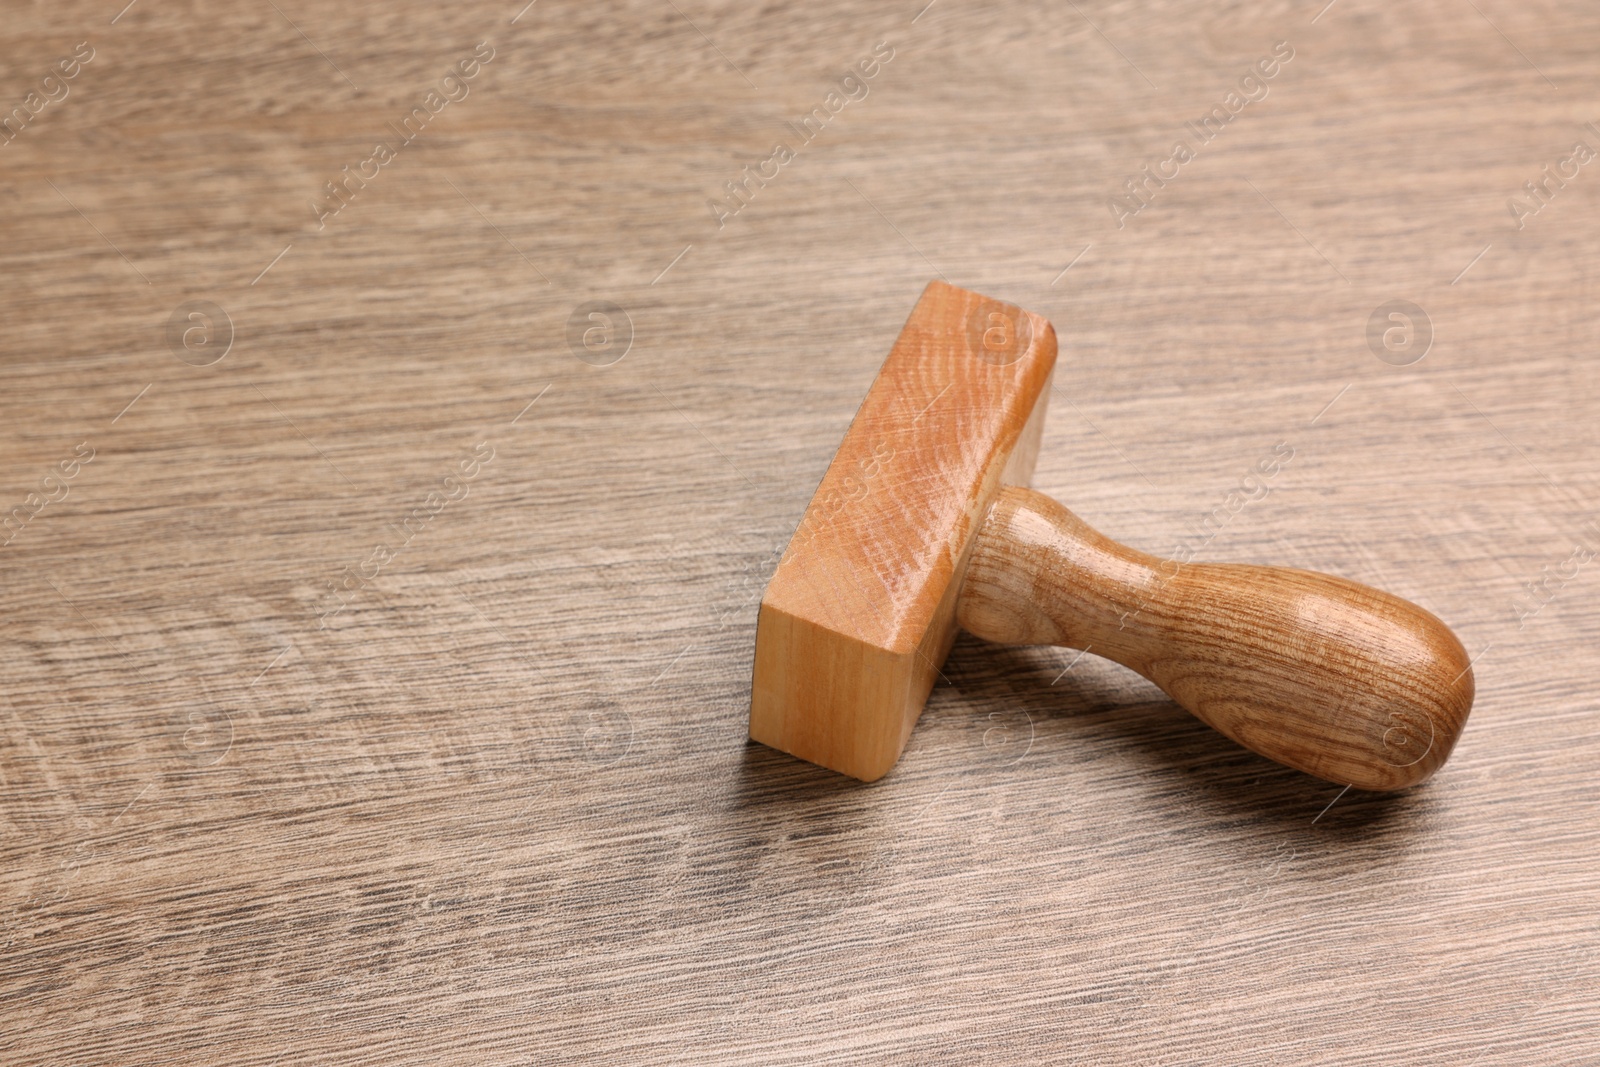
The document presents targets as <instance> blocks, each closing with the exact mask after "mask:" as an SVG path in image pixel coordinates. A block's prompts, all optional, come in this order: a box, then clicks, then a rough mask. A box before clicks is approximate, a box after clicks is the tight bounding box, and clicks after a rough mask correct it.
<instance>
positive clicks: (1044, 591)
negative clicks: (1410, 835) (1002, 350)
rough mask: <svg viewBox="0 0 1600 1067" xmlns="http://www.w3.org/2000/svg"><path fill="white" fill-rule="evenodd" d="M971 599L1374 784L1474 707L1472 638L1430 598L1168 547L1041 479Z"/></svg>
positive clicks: (1250, 735) (1443, 744)
mask: <svg viewBox="0 0 1600 1067" xmlns="http://www.w3.org/2000/svg"><path fill="white" fill-rule="evenodd" d="M956 613H957V621H958V622H959V623H960V625H961V626H962V628H963V629H966V630H968V631H970V632H971V633H973V634H975V635H977V636H978V637H981V638H984V639H985V640H989V641H996V642H1000V643H1003V644H1051V645H1064V646H1067V647H1069V648H1078V649H1083V650H1085V651H1088V652H1092V653H1094V654H1096V655H1100V656H1105V657H1106V658H1108V659H1112V660H1115V661H1116V662H1118V663H1121V664H1123V665H1124V666H1127V667H1131V668H1132V669H1133V670H1136V671H1138V672H1139V673H1140V674H1142V675H1144V676H1145V677H1146V678H1148V679H1150V680H1151V681H1152V682H1154V683H1155V684H1156V685H1158V686H1160V687H1161V689H1162V690H1163V691H1164V692H1165V693H1166V694H1167V695H1168V696H1170V697H1172V699H1173V700H1175V701H1177V702H1178V703H1179V704H1181V705H1182V706H1183V707H1185V708H1186V709H1188V710H1189V711H1190V712H1192V713H1193V714H1194V715H1195V716H1197V717H1198V718H1200V719H1201V720H1202V721H1204V722H1206V723H1208V724H1209V725H1211V726H1213V727H1215V728H1216V729H1218V730H1220V731H1221V732H1222V733H1224V734H1226V735H1228V736H1229V737H1231V738H1232V739H1233V740H1235V741H1237V742H1238V743H1239V744H1241V745H1244V746H1245V747H1246V748H1249V749H1252V750H1253V751H1255V752H1258V753H1260V754H1261V755H1263V756H1266V757H1268V758H1269V759H1274V760H1277V761H1278V762H1280V763H1285V764H1288V765H1289V766H1290V767H1294V768H1297V769H1299V770H1302V771H1305V772H1307V773H1309V774H1314V775H1316V776H1317V777H1319V778H1325V779H1327V780H1328V781H1331V782H1337V783H1339V784H1341V785H1353V786H1356V787H1357V788H1360V789H1401V788H1404V787H1405V786H1408V785H1414V784H1416V783H1417V782H1420V781H1422V780H1424V779H1425V778H1427V777H1428V776H1429V775H1430V774H1432V773H1433V772H1434V771H1435V770H1437V769H1438V767H1439V765H1440V764H1442V763H1443V762H1444V761H1445V759H1446V758H1447V757H1448V756H1449V755H1450V750H1451V749H1452V748H1453V747H1454V746H1455V743H1456V738H1457V737H1458V736H1460V734H1461V729H1462V727H1463V726H1464V725H1465V724H1466V721H1467V713H1468V712H1469V711H1470V710H1471V709H1472V696H1473V679H1472V666H1471V663H1470V661H1469V659H1468V657H1467V652H1466V649H1464V648H1462V647H1461V642H1460V641H1458V640H1457V639H1456V636H1455V634H1453V633H1451V632H1450V630H1449V628H1448V627H1446V626H1445V624H1444V623H1442V622H1440V621H1439V620H1438V619H1437V618H1436V617H1435V616H1433V615H1432V614H1430V613H1429V612H1427V611H1424V610H1423V609H1422V608H1419V607H1417V606H1416V605H1415V604H1412V603H1410V602H1408V601H1405V600H1401V599H1400V598H1399V597H1395V596H1391V595H1389V594H1388V593H1383V592H1379V591H1378V590H1376V589H1372V588H1369V587H1367V586H1364V585H1360V584H1358V583H1356V582H1351V581H1347V580H1345V579H1343V578H1335V577H1332V576H1330V575H1326V574H1314V573H1312V572H1310V571H1301V570H1291V569H1288V568H1282V567H1257V566H1246V565H1239V564H1214V563H1213V564H1206V563H1182V564H1180V563H1178V562H1177V561H1174V560H1162V559H1159V558H1157V557H1155V556H1150V555H1146V554H1145V553H1143V552H1137V551H1135V550H1133V549H1130V548H1127V547H1125V546H1123V545H1119V544H1117V543H1116V542H1115V541H1112V540H1110V539H1109V538H1107V537H1105V536H1103V535H1102V534H1100V533H1098V532H1097V531H1095V530H1094V529H1093V528H1091V527H1090V526H1088V525H1087V524H1086V523H1084V522H1083V520H1081V519H1079V518H1078V517H1077V516H1076V515H1074V514H1072V512H1070V511H1068V510H1067V509H1066V508H1064V507H1062V506H1061V505H1060V504H1058V503H1056V502H1055V501H1054V500H1051V499H1050V498H1049V497H1047V496H1045V495H1043V494H1042V493H1036V492H1033V491H1032V490H1029V489H1017V488H1006V489H1003V490H1001V492H1000V495H999V496H998V498H997V499H996V501H995V503H994V506H993V507H992V508H991V509H990V512H989V516H988V518H987V519H986V520H985V522H984V525H983V528H982V529H981V530H980V531H979V534H978V538H977V543H976V545H975V546H974V548H973V552H972V557H971V561H970V563H969V565H968V568H967V574H966V579H965V584H964V585H963V586H962V589H961V598H960V601H959V602H958V604H957V607H956Z"/></svg>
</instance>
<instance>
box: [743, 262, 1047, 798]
mask: <svg viewBox="0 0 1600 1067" xmlns="http://www.w3.org/2000/svg"><path fill="white" fill-rule="evenodd" d="M1055 362H1056V337H1055V331H1054V330H1053V329H1052V328H1051V326H1050V324H1049V323H1048V322H1046V321H1045V320H1044V319H1043V318H1040V317H1039V316H1038V315H1034V314H1032V313H1030V312H1025V311H1022V310H1020V309H1018V308H1016V307H1013V306H1011V305H1009V304H1005V303H1003V302H1001V301H997V300H994V299H992V298H990V297H986V296H982V295H980V294H978V293H972V292H967V291H966V290H963V289H957V288H955V287H954V286H951V285H947V284H944V283H942V282H938V281H935V282H930V283H929V285H928V287H927V289H926V290H925V291H924V292H923V294H922V298H921V299H920V300H918V301H917V306H916V307H915V308H914V309H913V310H912V312H911V317H910V318H909V319H907V320H906V324H905V327H904V328H903V329H902V330H901V331H900V335H899V337H898V338H896V340H895V344H894V348H893V350H892V351H891V352H890V353H889V357H888V358H887V359H886V360H884V363H883V368H882V369H881V370H880V371H879V372H878V377H877V378H876V379H875V380H874V382H873V384H872V389H871V390H870V391H869V392H868V393H867V397H866V399H865V400H864V401H862V404H861V410H860V411H858V412H856V417H855V419H854V420H853V421H852V422H851V424H850V430H849V432H848V433H846V434H845V437H844V440H843V442H842V443H841V444H840V446H839V451H838V453H837V454H836V455H835V456H834V458H833V462H832V463H831V464H829V466H828V471H827V473H826V474H824V475H823V476H822V484H821V485H819V486H818V487H817V491H816V493H815V495H813V497H812V498H811V504H810V506H808V507H807V508H806V512H805V514H804V515H803V516H802V517H801V519H800V525H799V527H798V528H797V529H796V530H795V535H794V537H793V539H792V540H791V541H790V542H789V546H788V548H786V549H785V550H784V553H783V558H782V560H781V561H780V562H779V563H778V569H777V571H776V573H774V574H773V576H772V581H771V582H770V583H769V584H768V586H767V589H766V593H765V595H764V596H763V597H762V600H761V613H760V618H759V621H758V623H757V625H756V651H755V667H754V678H753V680H752V683H751V695H750V736H751V737H752V738H754V739H755V740H757V741H761V742H764V743H766V744H769V745H771V746H773V747H774V748H778V749H782V750H783V751H785V752H789V753H792V754H794V755H797V756H800V757H801V758H803V759H808V760H810V761H811V762H813V763H819V764H821V765H822V766H824V767H829V768H832V769H833V770H836V771H842V772H844V773H845V774H848V775H851V776H852V777H855V778H860V779H862V780H863V781H869V782H870V781H874V780H876V779H878V778H881V777H882V776H883V775H884V774H886V773H887V772H888V770H889V768H891V767H893V766H894V762H895V760H897V759H898V758H899V757H900V752H901V750H902V749H904V748H905V745H906V741H907V739H908V738H910V736H911V729H912V727H913V726H915V725H916V722H917V718H918V717H919V716H920V715H921V714H922V707H923V704H924V703H925V702H926V701H927V699H928V693H929V691H930V690H932V688H933V684H934V681H935V679H936V678H937V676H938V673H939V666H940V664H942V663H943V662H944V658H945V656H946V655H947V654H948V653H949V651H950V644H951V642H952V641H953V640H954V639H955V629H956V627H955V613H956V598H957V596H958V595H959V593H960V590H961V577H962V574H963V572H964V571H965V568H966V561H967V555H968V552H969V551H970V549H971V547H972V540H973V535H974V533H975V532H976V531H977V529H978V526H979V524H981V523H982V521H983V516H984V515H985V513H987V511H988V509H989V504H990V502H991V501H992V500H993V499H994V496H995V493H996V492H998V491H999V489H1000V487H1001V485H1002V483H1004V484H1012V485H1018V484H1020V485H1025V484H1027V481H1028V479H1029V478H1030V477H1031V476H1032V475H1033V466H1034V462H1035V460H1036V459H1037V456H1038V442H1039V437H1040V434H1041V433H1042V432H1043V429H1044V420H1045V412H1046V405H1047V403H1048V401H1049V398H1050V375H1051V371H1052V370H1053V369H1054V368H1055Z"/></svg>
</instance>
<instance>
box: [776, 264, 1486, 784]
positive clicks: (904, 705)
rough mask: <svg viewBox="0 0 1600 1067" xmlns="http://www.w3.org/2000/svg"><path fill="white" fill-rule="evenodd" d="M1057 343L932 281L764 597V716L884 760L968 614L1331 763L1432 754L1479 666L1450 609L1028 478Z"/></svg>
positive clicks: (805, 740)
mask: <svg viewBox="0 0 1600 1067" xmlns="http://www.w3.org/2000/svg"><path fill="white" fill-rule="evenodd" d="M1055 359H1056V338H1055V331H1054V330H1053V329H1052V327H1051V326H1050V323H1048V322H1046V321H1045V320H1044V319H1043V318H1040V317H1039V316H1038V315H1034V314H1031V313H1029V312H1026V311H1023V310H1021V309H1020V308H1016V307H1013V306H1011V305H1009V304H1005V303H1002V302H1000V301H997V300H991V299H989V298H987V297H983V296H980V295H978V294H977V293H970V292H967V291H966V290H963V289H957V288H955V287H953V286H949V285H945V284H943V283H941V282H933V283H931V284H930V285H929V286H928V288H927V289H926V290H925V291H924V292H923V294H922V299H921V300H919V301H918V302H917V306H916V308H915V310H913V311H912V313H911V318H910V319H909V320H907V322H906V325H905V328H904V329H903V330H901V332H900V336H899V338H898V339H897V340H896V341H895V344H894V348H893V350H892V351H890V353H889V358H888V359H887V360H885V362H884V364H883V369H882V370H881V371H879V373H878V378H877V380H876V381H875V382H874V383H873V385H872V388H871V390H870V391H869V392H868V393H867V397H866V400H865V401H863V402H862V404H861V408H860V410H859V411H857V412H856V417H855V420H854V421H853V422H852V423H851V424H850V429H849V431H848V432H847V433H846V434H845V437H844V441H843V442H842V443H841V444H840V446H839V451H838V453H837V454H836V455H835V456H834V459H833V463H832V464H831V465H830V466H829V468H828V471H827V473H826V474H825V475H824V476H823V478H822V483H821V485H819V486H818V487H817V491H816V495H815V496H813V497H812V499H811V504H810V505H809V506H808V507H807V509H806V512H805V516H804V517H803V518H802V519H801V521H800V526H799V528H798V529H797V530H796V531H795V535H794V538H793V540H791V541H790V543H789V547H788V549H787V550H786V551H785V553H784V556H783V559H782V560H781V562H780V563H779V564H778V568H777V571H776V572H775V573H774V574H773V577H772V580H771V582H770V583H769V584H768V586H767V590H766V594H765V595H764V596H763V597H762V601H761V613H760V616H759V620H758V622H757V627H756V653H755V675H754V680H753V684H752V689H751V697H750V736H751V737H752V738H754V739H755V740H757V741H761V742H764V743H766V744H768V745H771V746H773V747H774V748H779V749H782V750H783V751H785V752H790V753H793V754H794V755H796V756H799V757H801V758H803V759H807V760H810V761H812V762H813V763H819V764H821V765H823V766H824V767H830V768H832V769H834V770H836V771H842V772H844V773H845V774H848V775H852V776H854V777H856V778H860V779H863V780H865V781H872V780H874V779H876V778H879V777H881V776H882V775H884V774H885V773H887V772H888V770H889V769H890V768H891V767H893V766H894V764H895V761H896V760H897V759H899V757H900V752H901V750H902V749H904V748H905V744H906V740H907V739H908V738H909V737H910V735H911V729H912V727H913V726H914V725H915V724H916V721H917V717H918V716H919V715H921V713H922V705H923V703H924V701H926V700H927V697H928V693H929V691H930V690H931V689H932V687H933V683H934V680H935V678H936V676H937V674H938V669H939V667H940V665H941V664H942V663H943V662H944V658H945V656H946V654H948V652H949V651H950V645H951V642H952V641H953V640H954V639H955V632H956V628H957V627H958V626H959V627H960V628H961V629H964V630H967V631H969V632H970V633H973V634H975V635H976V636H978V637H980V638H983V639H985V640H988V641H996V642H1000V643H1004V644H1051V645H1063V646H1066V647H1068V648H1075V649H1083V650H1086V651H1089V652H1092V653H1093V654H1095V655H1100V656H1105V657H1107V658H1109V659H1112V660H1115V661H1116V662H1118V663H1121V664H1123V665H1125V666H1127V667H1131V668H1132V669H1133V670H1136V671H1138V672H1139V673H1140V674H1142V675H1144V676H1145V677H1146V678H1148V679H1150V680H1151V681H1152V682H1154V683H1155V684H1156V685H1158V686H1160V687H1161V689H1162V690H1163V691H1165V692H1166V693H1167V694H1168V695H1169V696H1170V697H1172V699H1173V700H1175V701H1176V702H1177V703H1179V704H1181V705H1182V706H1183V707H1185V708H1187V709H1188V710H1189V711H1190V712H1192V713H1193V714H1194V715H1196V716H1197V717H1199V718H1200V719H1201V720H1203V721H1204V722H1206V723H1208V724H1210V725H1211V726H1213V727H1215V728H1216V729H1217V730H1220V731H1221V732H1222V733H1224V734H1226V735H1227V736H1228V737H1230V738H1232V739H1233V740H1234V741H1237V742H1238V743H1239V744H1241V745H1244V746H1245V747H1246V748H1249V749H1252V750H1254V751H1256V752H1258V753H1260V754H1261V755H1263V756H1267V757H1268V758H1270V759H1275V760H1278V761H1279V762H1281V763H1285V764H1288V765H1289V766H1291V767H1295V768H1298V769H1299V770H1302V771H1306V772H1307V773H1310V774H1314V775H1316V776H1317V777H1319V778H1325V779H1327V780H1328V781H1331V782H1337V783H1339V784H1342V785H1353V786H1356V787H1358V788H1361V789H1400V788H1403V787H1405V786H1409V785H1413V784H1415V783H1417V782H1420V781H1422V780H1424V779H1425V778H1427V777H1428V776H1429V775H1430V774H1432V773H1433V772H1434V771H1435V770H1437V769H1438V767H1439V765H1440V764H1442V763H1443V762H1444V761H1445V759H1446V757H1448V756H1449V755H1450V750H1451V749H1452V748H1453V747H1454V745H1455V742H1456V738H1457V737H1458V736H1459V735H1460V733H1461V729H1462V727H1463V726H1464V725H1465V723H1466V719H1467V713H1468V711H1470V710H1471V707H1472V697H1473V678H1472V667H1471V664H1470V662H1469V660H1468V658H1467V654H1466V650H1465V649H1463V648H1462V647H1461V642H1460V641H1458V640H1457V639H1456V637H1455V635H1454V634H1452V633H1451V632H1450V630H1449V629H1448V628H1447V627H1446V626H1445V625H1444V623H1442V622H1440V621H1439V620H1438V619H1437V618H1436V617H1434V616H1433V615H1431V614H1429V613H1428V612H1426V611H1424V610H1423V609H1421V608H1419V607H1417V606H1416V605H1415V604H1411V603H1409V602H1407V601H1405V600H1401V599H1400V598H1398V597H1395V596H1391V595H1389V594H1388V593H1382V592H1379V591H1378V590H1376V589H1371V588H1368V587H1367V586H1364V585H1359V584H1357V583H1355V582H1351V581H1347V580H1345V579H1343V578H1335V577H1331V576H1329V575H1325V574H1314V573H1312V572H1310V571H1301V570H1290V569H1287V568H1278V567H1258V566H1247V565H1239V564H1206V563H1191V562H1183V563H1180V562H1178V561H1175V560H1162V559H1159V558H1157V557H1155V556H1149V555H1146V554H1144V553H1142V552H1137V551H1135V550H1133V549H1130V548H1126V547H1124V546H1122V545H1119V544H1117V543H1116V542H1114V541H1112V540H1110V539H1109V538H1106V537H1105V536H1103V535H1101V534H1099V533H1097V532H1096V531H1094V530H1093V529H1091V528H1090V527H1089V526H1087V525H1085V524H1084V523H1083V521H1082V520H1080V519H1079V518H1077V516H1075V515H1073V514H1072V513H1071V512H1070V511H1068V510H1067V509H1066V508H1064V507H1062V506H1061V505H1060V504H1058V503H1056V502H1055V501H1054V500H1051V499H1050V498H1049V497H1047V496H1044V495H1043V494H1040V493H1036V492H1033V491H1032V490H1031V489H1028V488H1027V485H1028V483H1029V481H1030V480H1031V478H1032V475H1033V467H1034V461H1035V460H1036V458H1037V456H1038V449H1039V439H1040V434H1041V433H1042V431H1043V427H1044V417H1045V406H1046V402H1047V400H1048V399H1049V394H1050V378H1051V372H1052V370H1053V369H1054V366H1055Z"/></svg>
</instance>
